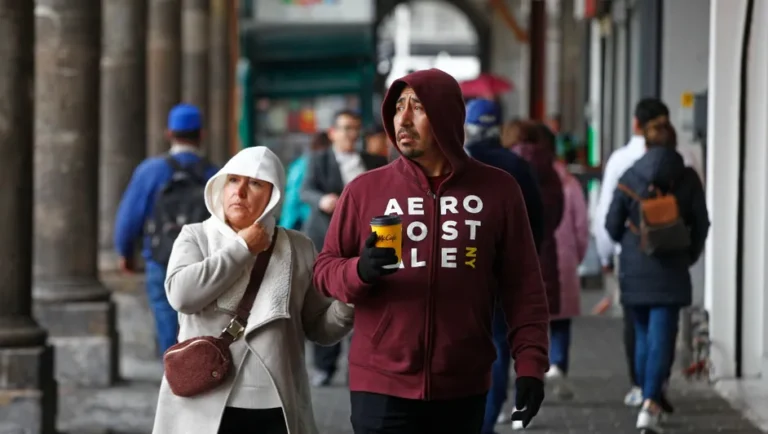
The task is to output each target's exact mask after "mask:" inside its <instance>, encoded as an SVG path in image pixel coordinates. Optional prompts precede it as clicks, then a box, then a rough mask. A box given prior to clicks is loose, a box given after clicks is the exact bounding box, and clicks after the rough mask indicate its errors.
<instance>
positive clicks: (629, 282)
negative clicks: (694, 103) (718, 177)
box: [605, 118, 710, 432]
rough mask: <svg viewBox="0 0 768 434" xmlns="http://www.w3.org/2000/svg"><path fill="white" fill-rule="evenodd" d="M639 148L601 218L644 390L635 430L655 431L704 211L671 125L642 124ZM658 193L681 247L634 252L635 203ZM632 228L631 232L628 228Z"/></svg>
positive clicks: (637, 242)
mask: <svg viewBox="0 0 768 434" xmlns="http://www.w3.org/2000/svg"><path fill="white" fill-rule="evenodd" d="M644 135H645V146H646V148H647V151H646V153H645V154H644V155H643V156H642V157H641V158H640V159H639V160H637V162H635V164H634V165H633V166H632V167H631V168H630V169H629V170H627V172H625V173H624V175H623V176H622V177H621V179H620V181H619V188H617V189H616V191H615V192H614V195H613V202H612V203H611V206H610V208H609V211H608V215H607V217H606V222H605V229H606V230H607V231H608V234H609V235H610V236H611V238H612V239H613V240H614V241H615V242H617V243H620V244H621V254H620V255H619V270H620V275H619V281H620V285H621V303H622V305H624V306H626V307H627V308H628V309H630V310H631V313H632V315H633V318H634V328H635V336H636V338H635V374H636V376H637V380H638V384H639V385H640V386H641V388H642V390H643V406H642V409H641V411H640V414H639V415H638V419H637V428H638V429H643V430H647V431H651V432H660V429H661V428H660V426H659V425H660V420H661V413H662V410H661V406H660V402H661V399H662V396H663V395H662V394H663V388H664V383H665V382H666V379H667V378H668V377H669V372H670V370H671V366H670V365H671V361H672V360H673V352H674V347H675V339H676V336H677V324H678V317H679V313H680V309H681V308H682V307H684V306H689V305H690V304H691V298H692V294H691V293H692V287H691V276H690V273H689V267H690V266H691V265H693V264H694V263H695V262H696V261H697V260H698V258H699V256H700V255H701V253H702V251H703V250H704V242H705V241H706V238H707V233H708V231H709V226H710V222H709V216H708V211H707V204H706V199H705V195H704V188H703V187H702V184H701V180H700V179H699V176H698V175H697V173H696V171H695V170H694V169H692V168H689V167H685V164H684V163H683V157H682V156H681V155H680V154H679V153H677V151H676V150H675V148H676V145H677V139H676V134H675V130H674V128H673V127H672V125H670V124H669V121H668V120H666V118H662V119H661V120H659V121H658V122H653V123H649V125H648V126H646V129H645V134H644ZM659 193H661V194H671V195H673V196H674V198H675V199H676V201H677V207H678V210H679V215H680V218H681V219H682V220H683V222H684V224H685V226H686V227H687V228H688V230H689V233H690V242H689V243H688V248H687V249H679V250H674V251H670V252H666V253H664V254H648V253H646V252H645V251H644V250H643V249H641V236H640V235H638V233H637V230H636V228H638V227H640V226H641V224H640V200H644V199H647V198H650V197H655V196H656V195H658V194H659ZM633 228H634V229H635V230H633Z"/></svg>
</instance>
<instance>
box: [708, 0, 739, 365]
mask: <svg viewBox="0 0 768 434" xmlns="http://www.w3.org/2000/svg"><path fill="white" fill-rule="evenodd" d="M746 5H747V1H746V0H711V15H710V37H709V68H708V69H709V104H708V105H709V108H708V116H709V123H708V128H707V137H708V141H709V143H710V144H709V146H708V147H707V161H708V162H709V163H710V164H708V165H707V205H708V207H709V213H710V219H711V220H712V228H711V230H710V233H709V237H708V238H707V247H706V250H707V251H706V270H705V272H706V285H705V297H704V305H705V307H706V308H707V310H708V311H709V313H710V337H711V339H712V342H713V346H712V354H711V360H712V363H713V368H714V372H712V376H713V377H714V378H729V377H733V376H734V375H735V374H736V342H735V336H736V324H737V321H739V320H740V319H739V318H737V315H736V313H737V312H736V291H735V282H736V262H735V259H734V258H736V256H737V248H736V238H737V227H738V225H739V219H738V212H737V208H738V195H739V181H738V179H739V171H740V167H739V153H738V148H736V146H735V144H736V143H738V137H739V82H740V78H739V77H740V75H739V63H740V62H739V60H740V52H741V38H739V37H737V36H736V35H740V34H741V33H742V31H743V26H744V17H745V14H746V13H745V10H746Z"/></svg>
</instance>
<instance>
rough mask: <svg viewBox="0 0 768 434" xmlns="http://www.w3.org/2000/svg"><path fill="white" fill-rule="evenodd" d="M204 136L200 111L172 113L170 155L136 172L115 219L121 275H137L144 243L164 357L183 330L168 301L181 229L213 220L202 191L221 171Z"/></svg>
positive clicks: (182, 106) (180, 108)
mask: <svg viewBox="0 0 768 434" xmlns="http://www.w3.org/2000/svg"><path fill="white" fill-rule="evenodd" d="M202 131H203V119H202V115H201V114H200V110H199V109H198V108H197V107H195V106H193V105H189V104H179V105H177V106H175V107H173V108H172V109H171V111H170V113H169V114H168V130H167V132H166V135H167V137H168V140H169V141H170V142H171V147H170V150H169V152H168V153H167V154H164V155H160V156H156V157H150V158H147V159H146V160H144V161H143V162H142V163H141V164H139V166H138V167H137V168H136V170H134V172H133V176H132V177H131V180H130V182H129V183H128V187H127V188H126V189H125V192H124V193H123V198H122V200H121V201H120V206H119V208H118V210H117V216H116V217H115V238H114V241H115V247H116V249H117V253H118V255H119V256H120V259H119V268H120V270H121V271H123V272H125V273H133V272H135V271H136V261H135V260H134V252H135V251H136V249H135V243H136V241H137V240H139V239H142V238H143V240H142V241H143V244H142V246H143V248H142V256H143V258H144V261H145V264H146V284H147V295H148V297H149V304H150V307H151V309H152V314H153V316H154V317H155V327H156V331H157V342H158V346H159V348H158V349H159V350H160V354H162V353H163V352H165V350H166V349H168V348H169V347H170V346H171V345H173V344H175V343H176V335H177V332H178V327H179V325H178V318H177V313H176V311H174V310H173V308H172V307H171V306H170V304H168V299H167V297H166V295H165V274H166V267H167V265H168V258H169V257H170V253H171V249H172V247H173V242H174V241H175V240H176V237H177V236H178V235H179V233H180V231H181V227H182V226H184V225H185V224H189V223H199V222H201V221H203V220H205V219H207V218H208V217H210V213H209V212H208V209H207V208H206V206H205V199H204V194H203V191H204V189H205V184H206V182H207V181H208V179H209V178H211V177H212V176H213V175H214V174H216V172H217V171H218V168H216V167H214V166H213V165H212V164H211V163H210V162H208V160H206V159H205V157H203V156H202V154H201V150H200V139H201V137H202Z"/></svg>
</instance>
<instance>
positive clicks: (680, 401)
mask: <svg viewBox="0 0 768 434" xmlns="http://www.w3.org/2000/svg"><path fill="white" fill-rule="evenodd" d="M621 323H622V322H621V319H619V318H610V317H584V318H579V319H577V320H575V322H574V325H573V343H572V349H571V370H572V372H571V381H572V383H573V385H574V390H575V393H576V396H575V398H574V399H573V400H572V401H567V402H562V401H558V400H557V399H556V398H554V397H553V396H552V395H551V393H550V396H548V397H547V398H546V401H545V404H544V407H543V408H542V410H541V412H540V413H539V415H538V416H537V418H536V419H534V422H533V424H532V425H531V426H530V427H529V429H528V430H527V431H531V432H536V433H542V434H550V433H552V434H554V433H558V434H562V433H571V434H588V433H589V434H623V433H637V432H638V431H637V430H636V429H635V421H636V417H637V410H634V409H630V408H627V407H625V406H624V404H623V399H624V394H625V393H626V392H627V391H628V389H629V382H628V379H627V375H626V366H625V362H624V356H623V347H622V341H621V330H622V329H621V327H622V324H621ZM342 372H345V371H344V370H342ZM339 377H341V376H339ZM336 381H337V382H338V383H339V385H338V386H335V387H330V388H326V389H316V390H315V391H314V392H313V397H314V399H313V402H314V406H315V415H316V419H317V422H318V425H319V428H320V432H321V433H323V434H351V433H352V430H351V429H350V427H349V396H348V393H347V390H346V388H345V387H343V385H342V384H341V378H337V379H336ZM670 400H671V401H672V403H673V405H674V406H675V414H674V415H672V417H670V419H669V422H668V424H667V427H668V429H667V430H666V431H665V433H666V434H669V433H701V434H704V433H730V434H753V433H754V434H758V433H760V431H759V430H758V429H757V428H755V427H754V426H753V425H752V424H751V423H750V422H749V421H748V420H746V419H745V418H744V417H743V416H742V415H741V414H740V413H739V412H737V411H736V410H734V409H732V408H731V406H730V405H729V404H728V403H727V402H726V401H725V400H723V399H722V398H721V397H720V396H719V395H718V394H717V393H716V392H714V391H713V389H712V388H711V387H710V386H709V385H708V384H706V383H689V382H687V381H685V380H684V379H682V378H680V379H674V380H673V384H672V387H671V390H670ZM446 417H449V416H448V415H447V416H446ZM497 432H498V433H499V434H504V433H511V432H512V430H511V429H510V428H509V427H508V426H506V425H499V426H498V427H497Z"/></svg>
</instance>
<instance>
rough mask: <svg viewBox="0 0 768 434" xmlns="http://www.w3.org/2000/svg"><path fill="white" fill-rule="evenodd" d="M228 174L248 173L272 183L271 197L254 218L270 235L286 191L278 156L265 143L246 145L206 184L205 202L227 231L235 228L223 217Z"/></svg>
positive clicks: (215, 218) (221, 227)
mask: <svg viewBox="0 0 768 434" xmlns="http://www.w3.org/2000/svg"><path fill="white" fill-rule="evenodd" d="M227 175H239V176H247V177H249V178H254V179H261V180H263V181H267V182H270V183H271V184H272V185H273V188H272V197H271V198H270V199H269V202H268V203H267V206H266V208H264V212H263V213H262V215H261V216H260V217H259V218H257V219H256V221H257V222H260V223H261V224H263V225H264V226H265V227H266V228H267V230H268V231H269V233H270V236H271V235H272V231H273V230H274V227H275V215H277V214H279V212H280V206H281V205H282V202H283V191H285V168H284V167H283V163H282V162H281V161H280V158H278V156H277V155H275V153H274V152H272V151H271V150H270V149H269V148H267V147H265V146H255V147H252V148H246V149H243V150H242V151H240V152H238V153H237V154H236V155H235V156H234V157H232V158H230V160H229V161H227V164H225V165H224V167H222V168H221V170H219V171H218V173H216V175H214V176H213V177H212V178H211V179H209V180H208V183H207V184H206V185H205V205H206V206H207V207H208V211H209V212H210V213H211V216H213V218H214V220H216V221H217V222H218V223H219V226H220V229H221V230H222V231H223V232H225V233H228V234H232V233H234V231H233V230H232V229H231V228H230V227H229V225H227V224H226V221H225V218H224V203H223V196H222V192H223V190H224V185H226V182H227Z"/></svg>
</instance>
